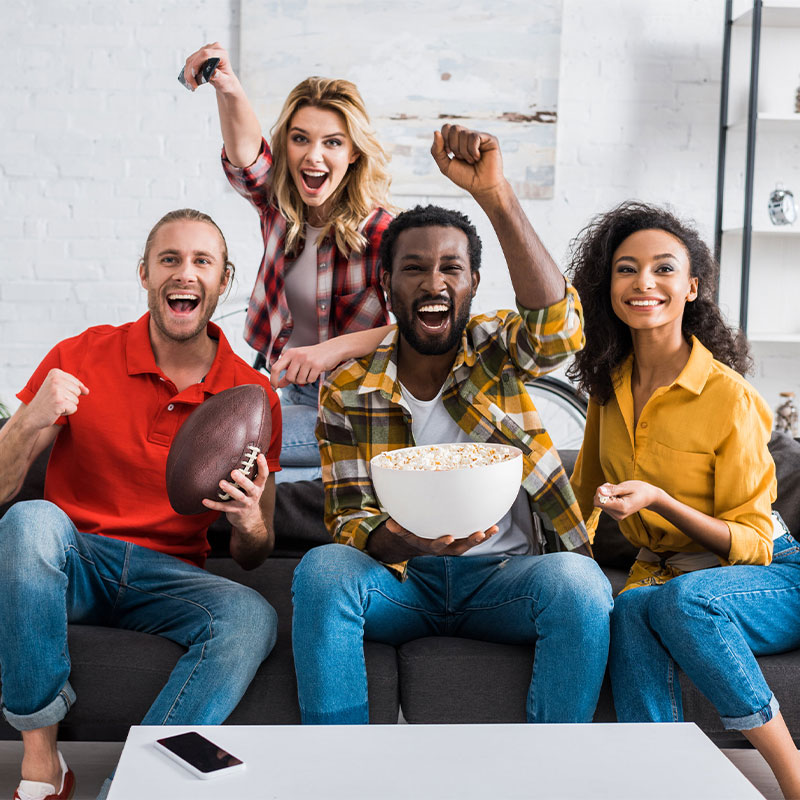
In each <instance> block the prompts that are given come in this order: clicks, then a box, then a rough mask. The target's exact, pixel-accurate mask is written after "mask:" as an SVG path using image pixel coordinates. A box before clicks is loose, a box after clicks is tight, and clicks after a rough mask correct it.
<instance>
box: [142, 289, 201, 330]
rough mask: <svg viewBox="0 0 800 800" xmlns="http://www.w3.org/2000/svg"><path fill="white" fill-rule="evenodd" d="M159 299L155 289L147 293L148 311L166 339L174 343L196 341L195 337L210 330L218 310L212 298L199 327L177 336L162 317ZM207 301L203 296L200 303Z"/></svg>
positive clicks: (198, 324) (199, 322)
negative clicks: (213, 317)
mask: <svg viewBox="0 0 800 800" xmlns="http://www.w3.org/2000/svg"><path fill="white" fill-rule="evenodd" d="M158 297H159V295H158V291H157V290H155V289H152V290H150V291H149V292H148V293H147V310H148V311H149V312H150V318H151V319H152V320H153V323H154V324H155V326H156V328H158V330H159V331H161V334H162V335H163V336H164V338H165V339H171V340H172V341H173V342H188V341H189V340H190V339H194V338H195V337H197V336H199V335H200V334H202V333H204V332H205V331H206V330H207V328H208V323H209V321H210V320H211V317H212V316H214V312H215V311H216V310H217V302H216V301H215V299H213V298H212V302H211V305H210V306H209V307H208V308H206V311H205V314H204V315H203V317H201V318H200V320H199V321H198V323H197V327H196V328H195V329H194V330H190V331H186V332H185V333H183V334H180V335H176V334H175V332H174V331H171V330H169V328H168V327H167V324H166V322H165V320H164V318H163V317H162V315H161V308H160V306H159V305H158ZM205 299H206V296H205V295H203V298H202V299H201V300H200V302H201V303H203V302H205Z"/></svg>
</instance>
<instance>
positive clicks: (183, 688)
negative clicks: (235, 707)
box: [161, 625, 214, 725]
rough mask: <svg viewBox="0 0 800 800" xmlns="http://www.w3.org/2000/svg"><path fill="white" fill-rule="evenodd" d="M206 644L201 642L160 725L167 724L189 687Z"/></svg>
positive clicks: (203, 655) (201, 660) (200, 661)
mask: <svg viewBox="0 0 800 800" xmlns="http://www.w3.org/2000/svg"><path fill="white" fill-rule="evenodd" d="M211 627H212V632H211V637H212V638H213V637H214V633H213V625H212V626H211ZM207 644H208V642H203V646H202V648H201V649H200V657H199V658H198V659H197V661H196V662H195V665H194V666H193V667H192V671H191V672H190V673H189V675H188V676H187V677H186V680H185V681H184V682H183V686H181V688H180V689H179V691H178V693H177V694H176V695H175V700H173V702H172V705H171V706H170V707H169V709H168V710H167V713H166V715H165V717H164V721H163V722H162V723H161V724H162V725H166V724H168V722H169V719H170V717H171V716H172V713H173V712H174V711H175V710H176V709H177V707H178V705H179V704H180V701H181V700H182V699H183V693H184V692H185V691H186V690H187V689H188V688H189V684H190V683H191V682H192V678H194V676H195V673H196V672H197V670H198V669H199V668H200V665H201V664H202V663H203V659H204V658H205V655H206V645H207Z"/></svg>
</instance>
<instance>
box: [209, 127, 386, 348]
mask: <svg viewBox="0 0 800 800" xmlns="http://www.w3.org/2000/svg"><path fill="white" fill-rule="evenodd" d="M222 166H223V169H224V170H225V174H226V175H227V177H228V180H229V181H230V183H231V185H232V186H233V188H234V189H236V191H237V192H239V194H240V195H242V197H244V198H246V199H247V200H249V201H250V202H251V203H252V204H253V205H254V206H255V207H256V209H257V210H258V214H259V216H260V217H261V235H262V236H263V237H264V257H263V259H262V261H261V269H259V271H258V277H257V278H256V285H255V286H254V287H253V293H252V295H251V296H250V303H249V305H248V308H247V321H246V322H245V329H244V338H245V339H246V340H247V343H248V344H249V345H250V346H251V347H252V348H254V349H255V350H258V351H259V352H260V353H263V354H264V356H265V358H266V359H267V363H269V364H273V363H274V362H275V360H276V359H277V358H278V356H279V355H280V354H281V350H282V349H283V347H284V346H285V345H286V342H287V341H288V340H289V335H290V334H291V332H292V327H293V323H292V315H291V312H290V311H289V305H288V303H287V302H286V292H285V290H284V281H285V276H286V269H287V267H288V266H291V263H292V261H293V260H294V258H297V255H299V254H300V251H301V250H302V246H303V242H300V248H299V249H298V252H297V254H295V256H294V258H289V257H287V256H286V253H285V249H284V248H285V246H286V219H285V218H284V216H283V215H282V214H281V212H280V210H279V209H278V207H277V205H276V204H275V203H274V202H273V199H272V193H271V191H270V168H271V166H272V154H271V153H270V150H269V146H268V145H267V142H266V140H262V144H261V152H260V153H259V155H258V158H257V159H256V160H255V162H254V163H253V164H252V165H251V166H249V167H244V168H242V169H240V168H238V167H234V166H233V164H231V163H230V161H228V159H227V157H226V156H225V150H224V149H223V151H222ZM391 220H392V216H391V214H389V212H388V211H386V209H384V208H376V209H375V210H374V211H373V212H372V213H371V214H370V215H369V216H368V217H367V218H366V219H365V220H364V221H363V222H362V223H361V225H360V226H359V230H360V231H361V233H362V234H363V235H364V236H365V237H366V239H367V245H366V247H365V249H364V252H363V253H356V252H351V253H350V254H349V255H345V254H343V253H340V252H339V251H338V250H337V249H336V244H335V242H334V239H333V236H331V235H328V236H326V237H325V239H324V240H323V241H322V242H321V243H320V245H319V248H318V250H317V330H318V332H319V340H320V341H321V342H324V341H325V340H327V339H330V338H332V337H334V336H338V335H339V334H341V333H352V332H353V331H362V330H367V329H369V328H375V327H378V326H379V325H385V324H386V323H387V322H388V321H389V315H388V313H387V309H386V299H385V297H384V295H383V290H382V289H381V284H380V262H379V259H378V247H379V245H380V241H381V237H382V236H383V232H384V231H385V230H386V227H387V226H388V225H389V223H390V222H391ZM287 261H288V264H287Z"/></svg>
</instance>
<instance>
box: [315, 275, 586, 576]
mask: <svg viewBox="0 0 800 800" xmlns="http://www.w3.org/2000/svg"><path fill="white" fill-rule="evenodd" d="M517 308H518V310H519V313H515V312H514V311H509V310H504V311H498V312H496V313H495V314H492V315H478V316H474V317H472V318H471V319H470V321H469V322H468V323H467V327H466V329H465V331H464V335H463V339H462V346H461V350H460V352H459V353H458V355H457V356H456V359H455V362H454V363H453V368H452V370H451V372H450V374H449V375H448V376H447V379H446V380H445V382H444V387H443V393H442V401H443V403H444V406H445V408H446V409H447V410H448V412H449V413H450V416H452V418H453V419H454V420H455V421H456V422H457V423H458V425H459V427H460V428H461V429H462V430H464V431H465V432H466V433H467V434H469V436H470V437H471V438H472V439H473V440H474V441H476V442H498V443H502V444H512V445H515V446H516V447H519V448H520V450H522V453H523V459H524V466H523V472H522V487H523V488H524V489H525V491H526V492H527V493H528V495H529V496H530V501H531V511H532V512H534V511H535V512H539V514H540V517H541V519H542V522H543V524H544V526H545V528H547V529H548V530H549V531H550V532H551V533H552V532H555V534H558V536H559V537H560V539H561V542H562V543H563V545H564V547H565V548H566V549H568V550H572V549H574V548H575V547H579V546H580V545H582V544H584V543H586V542H588V536H587V533H586V528H585V527H584V524H583V518H582V517H581V512H580V509H579V507H578V504H577V501H576V499H575V495H574V494H573V491H572V487H571V486H570V483H569V480H568V478H567V475H566V473H565V472H564V468H563V466H562V464H561V459H560V458H559V455H558V452H557V451H556V449H555V447H554V446H553V442H552V441H551V439H550V436H549V435H548V433H547V431H546V430H545V429H544V428H543V427H542V422H541V419H540V418H539V414H538V413H537V411H536V408H535V406H534V404H533V401H532V400H531V397H530V395H529V394H528V391H527V390H526V388H525V384H524V382H525V381H529V380H531V379H534V378H536V377H538V376H540V375H544V374H545V373H547V372H550V371H552V370H553V369H555V368H556V367H557V366H558V365H559V364H560V363H561V362H563V361H564V360H565V359H567V358H568V357H569V356H571V355H572V354H573V353H576V352H578V350H580V349H581V348H582V347H583V344H584V337H583V312H582V309H581V305H580V300H579V299H578V294H577V292H576V291H575V289H574V288H573V287H572V286H570V285H567V291H566V294H565V296H564V298H563V299H562V300H560V301H558V302H557V303H554V304H553V305H551V306H548V307H547V308H543V309H538V310H531V309H526V308H523V307H522V306H519V305H518V306H517ZM397 336H398V334H397V328H396V327H395V328H393V330H392V331H390V333H389V334H387V336H386V338H385V339H384V340H383V341H382V342H381V344H380V345H379V346H378V348H377V350H375V352H374V353H371V354H370V355H368V356H365V357H364V358H361V359H358V360H356V361H349V362H347V363H345V364H343V365H342V366H340V367H339V368H338V369H337V370H335V371H334V372H332V373H331V374H330V375H329V376H328V379H327V380H326V381H325V382H324V383H323V385H322V388H321V390H320V408H319V418H318V420H317V430H316V432H317V438H318V440H319V449H320V456H321V458H322V480H323V483H324V486H325V524H326V525H327V526H328V529H329V530H330V531H331V533H332V534H333V538H334V541H336V542H338V543H339V544H348V545H353V546H355V547H357V548H359V549H360V550H365V549H366V546H367V539H368V537H369V535H370V533H371V532H372V531H373V530H375V528H377V527H378V526H379V525H381V524H382V523H383V522H384V521H385V520H386V519H387V518H388V516H389V515H388V514H386V513H384V512H383V511H382V510H381V508H380V505H379V503H378V500H377V498H376V496H375V490H374V488H373V486H372V481H371V480H370V474H369V462H370V459H371V458H372V457H373V456H376V455H378V454H379V453H383V452H385V451H387V450H396V449H398V448H400V447H411V446H413V445H414V440H413V435H412V432H411V413H410V410H409V408H408V406H407V405H406V404H405V402H404V400H403V397H402V395H401V392H400V385H399V383H398V381H397ZM386 566H387V567H389V568H390V569H393V570H395V571H396V572H397V573H398V574H399V576H400V577H402V576H403V575H404V574H405V563H402V564H387V565H386Z"/></svg>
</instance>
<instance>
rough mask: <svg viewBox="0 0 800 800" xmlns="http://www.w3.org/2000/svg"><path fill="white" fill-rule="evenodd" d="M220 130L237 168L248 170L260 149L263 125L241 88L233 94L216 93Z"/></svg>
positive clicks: (228, 153)
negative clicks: (246, 168)
mask: <svg viewBox="0 0 800 800" xmlns="http://www.w3.org/2000/svg"><path fill="white" fill-rule="evenodd" d="M217 108H218V110H219V126H220V128H221V130H222V140H223V142H224V143H225V155H226V156H227V158H228V161H230V162H231V164H233V166H234V167H249V166H250V165H251V164H252V163H253V162H254V161H255V160H256V158H257V157H258V153H259V150H260V149H261V124H260V123H259V121H258V117H256V113H255V111H253V106H252V105H250V101H249V100H248V99H247V95H246V94H245V91H244V89H243V88H242V85H241V84H240V83H239V82H238V81H237V86H236V90H235V91H233V92H228V93H223V92H221V91H218V92H217Z"/></svg>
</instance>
